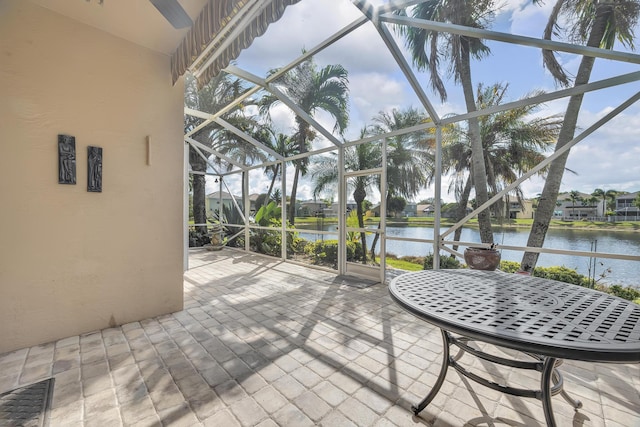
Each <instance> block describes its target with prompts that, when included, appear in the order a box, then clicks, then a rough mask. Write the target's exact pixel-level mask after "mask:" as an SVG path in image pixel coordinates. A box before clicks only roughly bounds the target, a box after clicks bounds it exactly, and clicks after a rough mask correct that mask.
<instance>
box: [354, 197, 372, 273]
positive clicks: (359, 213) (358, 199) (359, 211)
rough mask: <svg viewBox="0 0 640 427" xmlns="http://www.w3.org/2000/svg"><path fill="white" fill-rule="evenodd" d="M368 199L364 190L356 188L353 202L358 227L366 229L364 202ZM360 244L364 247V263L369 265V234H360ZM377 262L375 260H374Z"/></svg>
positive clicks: (362, 232)
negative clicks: (354, 203)
mask: <svg viewBox="0 0 640 427" xmlns="http://www.w3.org/2000/svg"><path fill="white" fill-rule="evenodd" d="M365 197H367V193H366V191H365V190H364V189H363V188H356V190H355V191H354V192H353V200H354V201H355V202H356V215H357V217H358V227H360V228H364V212H363V210H362V202H363V201H364V198H365ZM360 244H361V246H362V263H363V264H366V263H367V233H365V232H364V231H361V232H360ZM373 260H374V261H375V258H373Z"/></svg>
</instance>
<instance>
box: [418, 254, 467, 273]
mask: <svg viewBox="0 0 640 427" xmlns="http://www.w3.org/2000/svg"><path fill="white" fill-rule="evenodd" d="M461 266H462V265H461V264H460V261H458V259H457V258H456V257H452V256H449V255H446V254H440V268H442V269H456V268H460V267H461ZM422 267H423V269H424V270H431V269H433V254H428V255H427V256H425V257H424V262H423V264H422Z"/></svg>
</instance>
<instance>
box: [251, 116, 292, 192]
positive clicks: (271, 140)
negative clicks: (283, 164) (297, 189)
mask: <svg viewBox="0 0 640 427" xmlns="http://www.w3.org/2000/svg"><path fill="white" fill-rule="evenodd" d="M256 139H257V140H258V141H260V142H262V143H263V144H264V145H265V146H266V147H267V148H270V149H271V150H273V151H275V152H276V153H278V154H281V155H282V156H283V157H284V158H287V157H290V156H294V155H296V154H298V150H297V146H296V144H295V141H294V140H293V138H291V137H290V136H288V135H285V134H282V133H277V134H276V132H275V131H274V130H273V129H272V128H271V127H269V126H265V127H264V128H263V129H262V130H261V132H260V133H259V135H257V136H256ZM264 172H265V174H266V175H267V176H269V177H271V183H270V184H269V189H268V190H267V193H266V196H265V201H266V202H267V203H268V201H269V200H271V193H272V192H273V186H274V185H275V183H276V180H277V179H278V178H280V176H281V175H282V169H281V168H280V163H275V164H272V165H269V166H266V167H265V170H264Z"/></svg>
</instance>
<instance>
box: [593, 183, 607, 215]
mask: <svg viewBox="0 0 640 427" xmlns="http://www.w3.org/2000/svg"><path fill="white" fill-rule="evenodd" d="M591 195H592V196H593V197H596V198H601V199H602V216H603V217H604V216H605V215H606V210H607V194H606V192H605V191H604V190H603V189H602V188H596V189H595V190H593V193H591Z"/></svg>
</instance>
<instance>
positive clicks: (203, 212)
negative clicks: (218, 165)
mask: <svg viewBox="0 0 640 427" xmlns="http://www.w3.org/2000/svg"><path fill="white" fill-rule="evenodd" d="M189 163H191V169H192V170H193V171H194V172H205V171H206V169H207V162H205V161H204V159H203V158H202V157H200V156H199V155H198V153H196V152H195V151H194V150H193V148H191V147H189ZM205 193H206V188H205V175H200V174H193V221H194V222H195V223H196V224H206V223H207V206H206V202H205V197H206V194H205ZM196 231H197V232H198V233H207V227H206V225H205V226H197V227H196Z"/></svg>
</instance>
